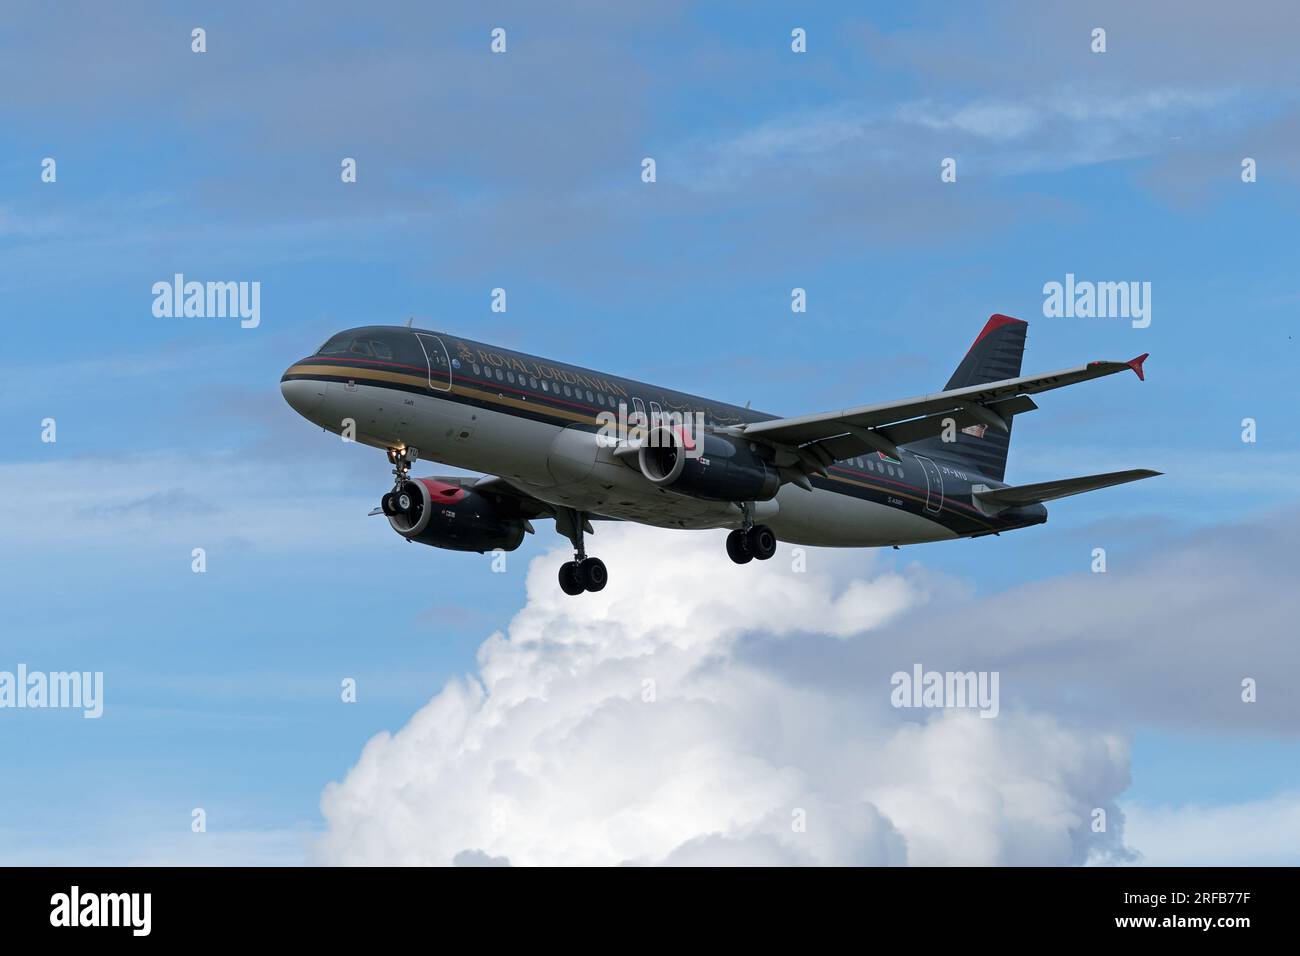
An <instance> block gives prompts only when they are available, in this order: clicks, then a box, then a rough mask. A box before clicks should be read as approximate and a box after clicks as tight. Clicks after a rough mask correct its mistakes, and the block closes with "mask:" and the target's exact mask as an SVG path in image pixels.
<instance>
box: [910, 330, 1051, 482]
mask: <svg viewBox="0 0 1300 956" xmlns="http://www.w3.org/2000/svg"><path fill="white" fill-rule="evenodd" d="M1028 328H1029V323H1028V322H1025V321H1023V320H1021V319H1013V318H1011V316H1009V315H993V316H990V317H989V320H988V322H986V323H985V324H984V330H983V331H982V332H980V334H979V336H978V337H977V338H976V339H975V342H974V344H972V345H971V347H970V348H969V349H968V350H967V351H966V355H965V357H964V358H962V360H961V362H960V363H959V364H958V365H957V370H956V371H955V372H953V373H952V378H950V379H948V384H947V385H945V386H944V391H948V390H950V389H954V388H965V387H967V386H968V385H983V384H984V383H985V382H997V381H1000V380H1002V379H1004V378H1017V377H1018V376H1019V375H1020V362H1021V359H1022V358H1023V357H1024V354H1025V332H1026V330H1027V329H1028ZM1011 424H1012V423H1011V422H1010V421H1008V422H1007V430H1006V431H1005V432H1004V431H1001V430H999V429H997V428H990V427H988V426H985V425H972V426H971V427H969V428H964V429H962V430H961V431H960V432H958V433H957V440H956V441H955V442H945V441H943V439H942V438H927V439H925V440H924V441H919V442H914V443H913V444H911V445H908V446H907V448H908V451H911V452H913V453H915V454H919V455H923V456H934V457H938V458H944V459H947V460H949V461H951V462H954V463H956V464H958V465H966V466H967V467H969V468H971V469H973V470H974V471H977V472H979V473H980V474H981V475H984V476H986V477H988V478H992V479H993V480H994V481H1002V480H1003V476H1004V475H1005V474H1006V471H1007V449H1008V447H1009V446H1010V444H1011Z"/></svg>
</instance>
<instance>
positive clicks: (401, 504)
mask: <svg viewBox="0 0 1300 956" xmlns="http://www.w3.org/2000/svg"><path fill="white" fill-rule="evenodd" d="M393 503H394V504H396V505H397V510H398V511H405V512H406V513H407V514H410V513H411V512H413V511H414V510H415V509H416V506H417V505H419V503H420V499H419V498H418V497H416V496H415V495H414V494H412V493H411V492H409V491H406V490H402V491H399V492H397V495H396V496H395V497H394V499H393Z"/></svg>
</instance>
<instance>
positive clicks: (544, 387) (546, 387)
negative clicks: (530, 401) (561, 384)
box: [542, 379, 551, 392]
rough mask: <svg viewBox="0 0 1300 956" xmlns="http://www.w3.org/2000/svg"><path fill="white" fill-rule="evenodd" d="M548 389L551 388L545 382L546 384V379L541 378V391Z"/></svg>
mask: <svg viewBox="0 0 1300 956" xmlns="http://www.w3.org/2000/svg"><path fill="white" fill-rule="evenodd" d="M550 390H551V387H550V386H549V385H547V384H546V380H545V379H543V380H542V391H543V392H549V391H550Z"/></svg>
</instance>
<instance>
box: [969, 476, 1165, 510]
mask: <svg viewBox="0 0 1300 956" xmlns="http://www.w3.org/2000/svg"><path fill="white" fill-rule="evenodd" d="M1158 474H1160V472H1158V471H1151V470H1150V469H1149V468H1134V469H1132V470H1130V471H1112V472H1108V473H1107V474H1104V475H1085V476H1084V477H1082V478H1062V479H1060V480H1059V481H1040V482H1038V483H1037V484H1033V485H1014V486H1012V487H1010V488H992V489H988V490H985V491H976V492H975V499H976V500H977V501H978V502H979V503H980V504H982V505H984V506H985V507H986V508H989V509H990V510H993V511H1001V510H1002V509H1004V508H1020V507H1024V506H1025V505H1033V504H1038V503H1039V502H1043V501H1051V500H1052V499H1054V498H1066V497H1069V496H1070V495H1078V494H1082V493H1083V492H1085V491H1096V490H1097V489H1098V488H1109V487H1110V486H1111V485H1122V484H1124V482H1126V481H1137V480H1139V479H1141V478H1154V477H1155V476H1156V475H1158Z"/></svg>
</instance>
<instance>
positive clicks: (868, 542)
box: [280, 314, 1160, 595]
mask: <svg viewBox="0 0 1300 956" xmlns="http://www.w3.org/2000/svg"><path fill="white" fill-rule="evenodd" d="M1027 329H1028V323H1026V322H1024V321H1022V320H1020V319H1015V318H1012V317H1010V316H1006V315H1001V314H995V315H993V316H992V317H990V318H989V320H988V322H987V323H986V324H985V325H984V328H983V330H982V331H981V332H980V334H979V336H978V337H977V338H976V339H975V342H974V344H973V345H971V347H970V348H969V349H968V350H967V351H966V354H965V356H964V357H963V358H962V360H961V362H960V363H959V364H958V365H957V368H956V370H955V371H954V372H953V374H952V376H951V378H949V380H948V383H947V384H946V385H945V386H944V387H943V389H942V390H941V391H937V392H931V393H928V394H925V395H919V396H916V397H913V398H905V399H901V400H897V401H889V402H881V403H878V404H873V405H859V406H854V407H850V408H843V409H836V410H834V411H829V412H822V413H819V414H811V415H800V416H796V417H793V418H781V417H778V416H775V415H768V414H764V413H762V412H758V411H754V410H751V409H750V408H749V407H748V405H746V406H745V407H740V406H737V405H730V404H726V403H724V402H719V401H716V400H714V399H710V398H703V397H700V396H697V395H688V394H685V393H683V392H678V391H674V390H672V389H668V388H664V387H661V386H658V385H650V384H647V383H644V382H637V381H633V380H631V379H627V378H622V377H619V376H616V375H612V374H609V373H606V372H598V371H594V370H591V369H587V368H581V367H578V366H575V365H571V364H568V363H566V362H558V361H555V360H552V359H545V358H539V357H537V356H534V355H528V354H525V353H522V352H517V351H514V350H511V349H506V348H501V347H499V346H494V345H487V344H485V343H481V342H476V341H473V340H471V339H467V338H460V337H458V336H454V335H448V334H445V333H442V332H432V331H426V330H423V329H417V328H411V327H410V323H408V324H407V325H406V326H384V325H380V326H365V327H361V328H355V329H349V330H347V331H343V332H339V333H338V334H336V335H333V336H331V337H330V338H329V340H328V341H326V342H325V344H324V345H322V346H321V347H320V348H319V349H317V350H316V352H315V353H313V354H312V355H309V356H307V357H306V358H303V359H300V360H299V361H297V362H294V363H293V364H292V365H290V366H289V368H288V369H286V370H285V372H284V374H283V376H282V377H281V380H280V389H281V392H282V393H283V395H284V398H285V400H286V401H287V402H288V403H289V405H290V406H291V407H292V408H293V409H294V410H295V411H297V412H298V413H299V414H300V415H302V416H303V417H304V418H306V419H307V420H308V421H310V422H313V423H314V424H316V425H319V426H320V427H321V428H323V429H325V430H326V431H330V432H333V433H335V434H338V435H341V436H343V437H345V438H348V439H350V440H352V441H355V442H357V443H360V444H365V445H369V446H372V447H374V448H378V449H383V450H385V451H386V452H387V454H388V460H389V462H390V463H391V464H392V466H393V468H392V472H393V487H392V490H391V491H389V492H388V493H386V494H384V495H383V497H382V499H381V501H380V505H379V507H378V508H376V509H375V510H373V511H371V514H372V515H377V514H383V515H385V516H386V517H387V518H388V521H389V524H390V525H391V526H392V528H393V530H394V531H396V532H397V533H398V534H399V535H401V536H402V537H403V538H405V539H406V540H407V541H414V542H418V543H420V544H426V545H432V546H433V547H438V548H446V549H450V550H455V551H476V552H479V553H484V552H487V551H496V550H498V549H500V550H502V551H513V550H514V549H515V548H518V547H519V545H520V544H521V543H522V541H523V538H524V535H525V534H527V533H533V531H534V529H533V525H532V522H533V521H534V520H539V519H554V521H555V527H556V530H557V532H559V533H560V534H562V535H563V536H564V537H566V538H568V539H569V541H570V542H571V544H572V545H573V549H574V556H573V560H572V561H568V562H565V563H564V564H563V565H562V566H561V568H560V572H559V583H560V587H561V589H562V590H563V591H564V592H565V593H566V594H571V595H576V594H581V593H583V592H585V591H600V590H602V589H603V588H604V587H605V585H606V583H607V582H608V580H609V573H608V570H607V569H606V567H605V565H604V563H603V562H602V561H601V560H600V559H599V558H597V557H593V556H590V555H588V554H587V553H586V546H585V540H586V538H585V536H586V535H587V534H594V527H593V525H592V524H591V522H592V521H593V520H622V521H633V522H638V523H641V524H647V525H653V526H655V527H660V528H673V529H707V528H718V529H728V530H729V531H730V533H729V534H728V535H727V539H726V551H727V554H728V556H729V557H730V558H731V560H732V561H734V562H736V563H737V564H745V563H748V562H749V561H752V560H754V559H758V560H767V559H769V558H771V557H772V556H773V554H775V553H776V548H777V541H778V540H780V541H785V542H789V543H791V544H799V545H812V546H824V547H851V548H861V547H885V546H893V547H898V546H900V545H906V544H920V543H925V542H933V541H945V540H951V539H955V538H976V537H981V536H983V535H989V534H995V535H996V534H1001V533H1002V532H1005V531H1012V530H1015V529H1018V528H1026V527H1030V526H1033V525H1038V524H1042V523H1043V522H1045V521H1046V520H1047V509H1046V508H1045V507H1044V506H1043V502H1045V501H1050V500H1053V499H1056V498H1064V497H1066V496H1068V495H1076V494H1080V493H1082V492H1086V491H1094V490H1096V489H1099V488H1106V487H1109V486H1111V485H1117V484H1121V483H1123V482H1128V481H1136V480H1138V479H1142V478H1150V477H1154V476H1156V475H1158V474H1160V472H1156V471H1151V470H1148V469H1133V470H1129V471H1117V472H1109V473H1107V474H1099V475H1088V476H1084V477H1080V478H1066V479H1062V480H1058V481H1046V482H1039V483H1035V484H1026V485H1008V484H1007V483H1006V482H1005V481H1004V480H1003V478H1004V475H1005V472H1006V462H1007V451H1008V448H1009V446H1010V440H1011V428H1012V424H1013V422H1014V420H1015V418H1016V416H1019V415H1023V414H1025V413H1027V412H1030V411H1033V410H1034V409H1036V408H1037V407H1038V406H1037V405H1036V404H1035V403H1034V400H1033V399H1032V398H1031V397H1030V396H1032V395H1036V394H1038V393H1040V392H1046V391H1049V390H1051V389H1055V388H1062V387H1064V386H1067V385H1075V384H1078V383H1080V382H1086V381H1090V380H1092V379H1095V378H1101V377H1103V376H1106V375H1113V374H1115V373H1116V372H1122V371H1125V370H1128V369H1131V370H1132V371H1133V372H1135V373H1136V374H1137V377H1138V379H1139V380H1145V378H1146V376H1145V374H1144V372H1143V367H1142V366H1143V362H1145V361H1146V359H1147V355H1146V354H1143V355H1139V356H1138V357H1137V358H1135V359H1131V360H1130V361H1127V362H1112V361H1097V362H1089V363H1087V364H1086V365H1080V366H1078V367H1076V368H1067V369H1061V370H1059V371H1055V372H1048V373H1046V374H1042V375H1027V376H1021V374H1020V366H1021V360H1022V358H1023V355H1024V349H1025V336H1026V331H1027ZM421 456H423V457H425V458H427V459H431V460H434V461H438V462H441V463H443V464H446V465H450V466H452V467H454V468H459V469H463V470H466V471H471V472H478V473H481V476H480V477H462V476H433V477H427V478H416V479H413V478H411V475H410V472H411V468H412V466H413V465H414V464H415V462H416V461H418V460H419V459H420V458H421Z"/></svg>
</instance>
